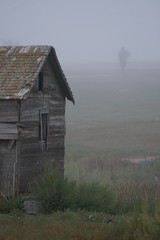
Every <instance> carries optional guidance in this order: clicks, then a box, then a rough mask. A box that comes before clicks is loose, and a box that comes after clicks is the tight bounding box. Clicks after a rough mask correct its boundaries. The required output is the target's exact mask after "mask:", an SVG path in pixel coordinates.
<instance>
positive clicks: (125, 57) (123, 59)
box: [118, 47, 130, 70]
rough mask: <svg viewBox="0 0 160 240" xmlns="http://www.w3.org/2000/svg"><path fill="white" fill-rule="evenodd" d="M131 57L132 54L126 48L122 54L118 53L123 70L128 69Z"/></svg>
mask: <svg viewBox="0 0 160 240" xmlns="http://www.w3.org/2000/svg"><path fill="white" fill-rule="evenodd" d="M129 56H130V52H129V51H128V50H126V49H125V47H122V48H121V50H120V52H119V53H118V57H119V63H120V66H121V68H122V70H124V69H125V68H126V65H127V62H128V58H129Z"/></svg>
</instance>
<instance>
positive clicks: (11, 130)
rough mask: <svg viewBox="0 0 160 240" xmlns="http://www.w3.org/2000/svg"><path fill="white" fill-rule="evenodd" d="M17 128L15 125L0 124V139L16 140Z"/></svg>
mask: <svg viewBox="0 0 160 240" xmlns="http://www.w3.org/2000/svg"><path fill="white" fill-rule="evenodd" d="M17 138H18V128H17V125H16V124H15V123H0V139H1V140H2V139H6V140H9V139H17Z"/></svg>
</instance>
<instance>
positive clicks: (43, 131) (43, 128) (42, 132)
mask: <svg viewBox="0 0 160 240" xmlns="http://www.w3.org/2000/svg"><path fill="white" fill-rule="evenodd" d="M39 139H40V141H41V150H42V151H43V150H47V143H48V113H40V124H39Z"/></svg>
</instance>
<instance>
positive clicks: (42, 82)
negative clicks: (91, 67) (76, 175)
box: [0, 46, 74, 196]
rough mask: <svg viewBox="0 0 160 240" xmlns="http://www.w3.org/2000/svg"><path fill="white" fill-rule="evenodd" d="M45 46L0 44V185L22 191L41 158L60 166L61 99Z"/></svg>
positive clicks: (56, 68)
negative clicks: (3, 45)
mask: <svg viewBox="0 0 160 240" xmlns="http://www.w3.org/2000/svg"><path fill="white" fill-rule="evenodd" d="M66 98H67V99H68V100H70V101H72V102H73V103H74V98H73V95H72V92H71V89H70V87H69V85H68V83H67V80H66V77H65V75H64V74H63V71H62V69H61V66H60V63H59V61H58V58H57V55H56V52H55V50H54V48H53V47H51V46H18V47H9V46H7V47H0V191H1V192H3V193H4V194H5V195H7V196H8V195H14V194H15V193H17V192H19V193H26V192H27V191H28V186H29V183H30V182H31V181H32V179H33V178H34V177H35V176H36V174H39V173H40V172H41V171H43V169H44V167H45V166H46V165H47V164H52V165H53V166H59V167H60V168H61V169H62V170H63V168H64V149H65V147H64V139H65V101H66Z"/></svg>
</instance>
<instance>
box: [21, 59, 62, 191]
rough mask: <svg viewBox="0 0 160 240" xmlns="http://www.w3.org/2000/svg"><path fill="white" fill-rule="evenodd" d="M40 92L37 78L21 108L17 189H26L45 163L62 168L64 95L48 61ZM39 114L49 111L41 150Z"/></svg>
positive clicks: (44, 68)
mask: <svg viewBox="0 0 160 240" xmlns="http://www.w3.org/2000/svg"><path fill="white" fill-rule="evenodd" d="M43 77H44V83H43V92H41V91H39V86H38V82H39V81H38V79H37V82H36V84H35V85H34V87H33V89H32V91H31V93H30V96H29V97H28V98H27V99H26V100H22V101H21V107H20V133H19V139H20V161H19V164H18V182H19V191H20V192H26V191H27V190H28V184H29V183H30V182H31V181H32V179H34V178H35V176H36V175H37V174H39V173H40V172H42V171H43V170H44V168H45V167H46V165H47V164H52V165H53V166H58V167H60V168H61V169H62V170H63V167H64V136H65V97H64V95H63V93H62V91H61V88H60V86H59V84H58V82H57V80H56V76H55V75H54V73H53V71H52V66H51V63H50V62H49V60H48V61H47V62H46V63H45V65H44V67H43ZM40 113H47V114H48V139H47V149H46V150H43V151H42V144H43V143H42V142H41V140H40V138H39V125H40Z"/></svg>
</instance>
